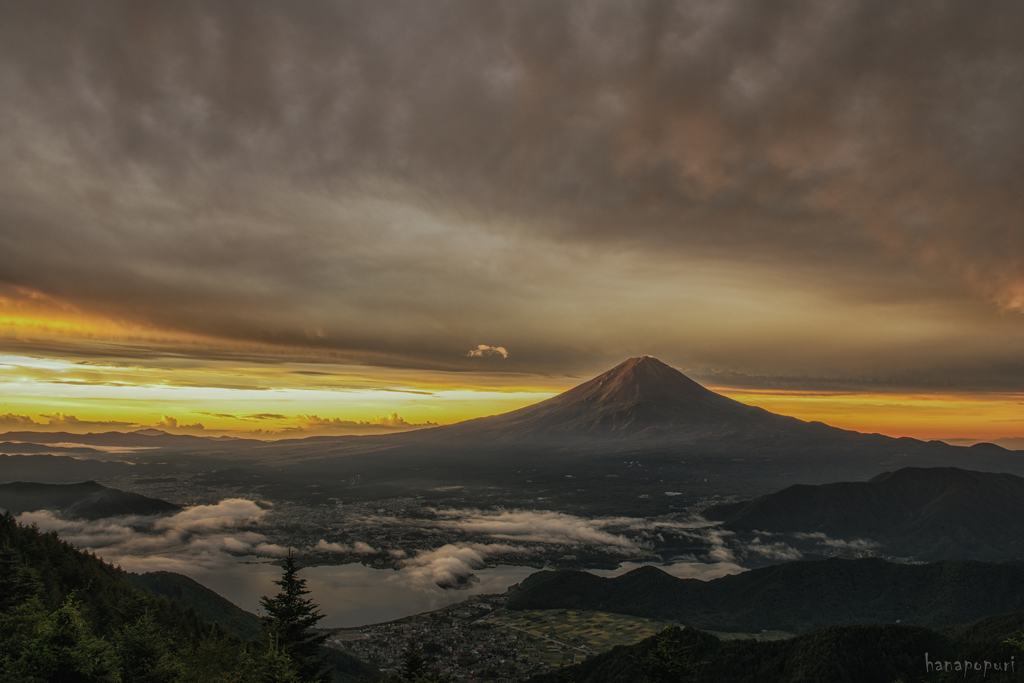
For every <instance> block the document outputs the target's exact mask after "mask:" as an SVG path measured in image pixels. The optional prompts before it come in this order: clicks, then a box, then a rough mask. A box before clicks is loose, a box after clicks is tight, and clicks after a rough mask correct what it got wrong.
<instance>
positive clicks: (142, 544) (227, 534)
mask: <svg viewBox="0 0 1024 683" xmlns="http://www.w3.org/2000/svg"><path fill="white" fill-rule="evenodd" d="M268 514H270V511H269V510H267V509H266V508H264V507H261V506H260V505H257V504H256V503H254V502H253V501H251V500H243V499H240V498H230V499H227V500H222V501H220V502H219V503H217V504H216V505H196V506H194V507H190V508H186V509H184V510H181V511H180V512H177V513H175V514H173V515H170V516H167V517H141V516H128V517H111V518H107V519H101V520H95V521H83V520H65V519H61V518H59V517H57V516H56V515H54V514H53V513H51V512H49V511H47V510H39V511H36V512H26V513H24V514H22V515H21V516H20V517H19V518H18V519H19V521H20V522H21V523H23V524H35V525H36V526H38V527H39V529H40V530H42V531H56V532H57V533H58V534H59V535H60V537H61V538H62V539H63V540H65V541H68V542H69V543H72V544H74V545H75V546H77V547H79V548H82V549H86V550H90V551H92V552H94V553H96V554H97V555H100V556H101V557H103V559H104V560H106V561H107V562H110V563H112V564H116V565H120V566H121V567H123V568H124V569H127V570H129V571H138V572H145V571H151V570H156V569H160V570H167V571H175V570H181V569H185V568H189V567H195V566H205V567H210V566H217V565H220V564H222V563H223V562H224V561H225V560H226V559H228V556H230V555H257V556H260V557H283V556H285V555H287V553H288V549H287V548H285V547H283V546H280V545H276V544H273V543H269V542H268V540H267V538H266V536H264V535H263V534H260V533H258V532H257V531H255V527H257V526H258V524H259V523H260V522H261V521H262V520H263V519H264V518H265V517H266V516H267V515H268Z"/></svg>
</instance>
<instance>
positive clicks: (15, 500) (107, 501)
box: [0, 481, 181, 519]
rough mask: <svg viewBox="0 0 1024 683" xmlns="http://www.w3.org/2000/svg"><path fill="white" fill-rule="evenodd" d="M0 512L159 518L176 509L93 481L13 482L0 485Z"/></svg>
mask: <svg viewBox="0 0 1024 683" xmlns="http://www.w3.org/2000/svg"><path fill="white" fill-rule="evenodd" d="M0 508H2V509H4V510H8V511H9V512H10V513H11V514H14V515H20V514H21V513H23V512H33V511H35V510H50V511H51V512H58V513H60V515H61V516H62V517H65V518H67V519H101V518H104V517H119V516H123V515H161V514H168V513H172V512H177V511H178V510H181V506H180V505H175V504H174V503H168V502H167V501H166V500H160V499H159V498H147V497H146V496H141V495H139V494H137V493H128V492H126V491H119V490H118V489H113V488H108V487H106V486H103V485H102V484H97V483H96V482H95V481H85V482H81V483H78V484H39V483H35V482H26V481H16V482H13V483H10V484H0Z"/></svg>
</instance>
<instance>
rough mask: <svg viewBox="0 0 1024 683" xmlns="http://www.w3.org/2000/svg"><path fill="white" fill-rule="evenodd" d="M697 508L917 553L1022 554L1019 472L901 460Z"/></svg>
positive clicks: (769, 526) (726, 519) (774, 528)
mask: <svg viewBox="0 0 1024 683" xmlns="http://www.w3.org/2000/svg"><path fill="white" fill-rule="evenodd" d="M704 516H705V517H707V518H708V519H711V520H718V521H722V522H723V526H724V527H725V528H726V529H729V530H731V531H754V530H759V531H765V532H779V533H789V534H792V533H823V534H825V535H827V536H830V537H832V538H840V539H846V540H853V539H860V538H864V539H871V540H873V541H875V542H877V543H879V544H880V548H879V551H880V553H879V554H886V555H890V556H898V557H913V558H915V559H917V560H925V561H930V560H945V559H956V558H963V559H973V560H986V561H996V560H1003V559H1012V558H1019V557H1024V478H1021V477H1017V476H1014V475H1012V474H997V473H994V472H972V471H970V470H963V469H959V468H956V467H905V468H903V469H901V470H897V471H895V472H883V473H882V474H879V475H877V476H875V477H872V478H871V479H869V480H868V481H852V482H837V483H834V484H821V485H818V486H812V485H808V484H799V485H796V486H790V487H788V488H785V489H783V490H781V491H778V492H776V493H772V494H769V495H766V496H760V497H759V498H755V499H754V500H745V501H741V502H738V503H726V504H722V505H715V506H712V507H710V508H708V509H707V510H705V511H704Z"/></svg>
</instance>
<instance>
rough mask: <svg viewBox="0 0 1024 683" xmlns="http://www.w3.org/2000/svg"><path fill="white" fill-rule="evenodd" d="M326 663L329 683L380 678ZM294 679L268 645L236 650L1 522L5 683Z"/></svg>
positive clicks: (159, 602) (203, 623) (338, 662)
mask: <svg viewBox="0 0 1024 683" xmlns="http://www.w3.org/2000/svg"><path fill="white" fill-rule="evenodd" d="M269 627H270V628H271V629H272V628H273V624H270V625H269ZM330 664H331V665H332V666H333V667H334V669H335V674H334V678H335V680H337V681H353V680H355V679H356V678H357V677H359V676H368V677H374V678H377V677H379V676H380V673H379V672H378V671H377V670H376V669H375V668H373V667H371V666H369V665H367V664H364V663H362V662H360V661H359V660H356V659H355V658H353V657H347V656H343V655H342V653H332V658H331V661H330ZM295 671H296V664H295V663H294V662H292V661H291V659H290V658H289V657H288V656H287V655H286V654H285V653H284V652H282V651H281V650H280V649H279V648H278V647H277V645H276V640H275V639H274V638H267V637H260V638H259V639H256V640H253V641H250V642H249V643H243V642H242V641H241V640H240V639H239V638H237V637H235V636H233V635H231V634H229V633H228V632H227V631H226V630H225V629H223V628H222V627H220V626H218V625H217V624H214V623H211V622H210V621H207V620H206V619H204V618H203V617H201V616H200V615H199V614H198V613H197V612H196V611H195V610H194V609H192V608H187V607H183V606H182V605H180V604H179V603H178V602H176V601H174V600H170V599H168V598H166V597H163V596H156V595H153V594H152V593H150V592H148V591H141V590H137V589H135V588H134V587H133V586H132V584H131V582H130V581H129V579H128V577H127V575H126V574H125V572H123V571H122V570H121V569H119V568H116V567H113V566H111V565H109V564H107V563H106V562H103V561H102V560H101V559H99V558H97V557H96V556H95V555H92V554H90V553H87V552H81V551H79V550H77V549H76V548H74V547H73V546H71V545H70V544H68V543H66V542H64V541H62V540H61V539H60V538H58V536H57V534H56V533H53V532H50V533H42V532H40V531H39V530H38V529H36V528H34V527H26V526H22V525H20V524H18V522H17V521H16V520H15V519H14V517H13V516H11V515H10V514H9V513H5V514H3V515H2V516H0V680H3V681H5V683H30V682H31V683H39V682H41V681H52V682H54V683H63V682H65V681H96V682H109V683H118V682H120V683H133V682H136V681H138V682H142V681H146V682H147V683H228V681H231V682H232V683H257V682H259V683H262V682H264V681H278V682H280V683H298V681H299V679H298V678H297V677H296V675H295Z"/></svg>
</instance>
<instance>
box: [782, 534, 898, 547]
mask: <svg viewBox="0 0 1024 683" xmlns="http://www.w3.org/2000/svg"><path fill="white" fill-rule="evenodd" d="M793 538H797V539H800V540H807V541H817V542H818V545H823V546H826V547H828V548H840V549H844V550H864V551H868V550H872V549H874V548H877V547H878V546H879V543H878V542H877V541H872V540H871V539H870V538H855V539H853V540H849V541H847V540H844V539H842V538H829V537H828V536H827V535H826V534H824V533H822V532H820V531H816V532H814V533H796V534H793Z"/></svg>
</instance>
